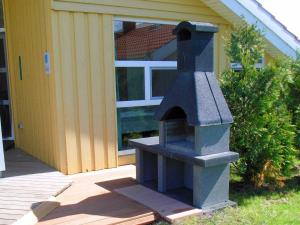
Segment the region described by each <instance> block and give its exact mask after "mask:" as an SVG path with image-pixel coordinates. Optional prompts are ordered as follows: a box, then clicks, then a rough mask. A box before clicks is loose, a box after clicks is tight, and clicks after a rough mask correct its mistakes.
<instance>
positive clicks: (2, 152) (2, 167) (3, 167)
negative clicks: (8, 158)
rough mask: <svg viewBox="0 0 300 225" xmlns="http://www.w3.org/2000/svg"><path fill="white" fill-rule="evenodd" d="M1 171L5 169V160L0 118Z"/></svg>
mask: <svg viewBox="0 0 300 225" xmlns="http://www.w3.org/2000/svg"><path fill="white" fill-rule="evenodd" d="M3 171H5V161H4V149H3V141H2V130H1V120H0V173H1V172H3ZM0 177H1V174H0Z"/></svg>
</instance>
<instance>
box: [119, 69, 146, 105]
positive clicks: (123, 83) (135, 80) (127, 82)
mask: <svg viewBox="0 0 300 225" xmlns="http://www.w3.org/2000/svg"><path fill="white" fill-rule="evenodd" d="M116 82H117V84H116V85H117V87H116V90H117V101H130V100H143V99H145V82H144V68H143V67H117V68H116Z"/></svg>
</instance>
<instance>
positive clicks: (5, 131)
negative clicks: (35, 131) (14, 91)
mask: <svg viewBox="0 0 300 225" xmlns="http://www.w3.org/2000/svg"><path fill="white" fill-rule="evenodd" d="M0 117H1V125H2V137H3V138H6V137H10V136H11V126H10V113H9V106H8V105H0Z"/></svg>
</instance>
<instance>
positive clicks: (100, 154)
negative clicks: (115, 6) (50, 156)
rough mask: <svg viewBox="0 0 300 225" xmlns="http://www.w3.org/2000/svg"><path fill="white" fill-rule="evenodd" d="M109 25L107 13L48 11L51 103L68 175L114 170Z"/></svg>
mask: <svg viewBox="0 0 300 225" xmlns="http://www.w3.org/2000/svg"><path fill="white" fill-rule="evenodd" d="M112 25H113V24H112V17H111V16H109V15H100V14H86V13H80V12H76V13H72V12H65V11H61V12H53V13H52V35H53V46H54V47H53V49H54V61H55V67H56V69H55V77H56V81H57V85H56V91H57V96H58V97H57V101H58V103H59V105H60V107H59V109H60V112H61V115H62V119H61V121H63V125H61V131H62V133H64V135H63V136H64V137H65V140H62V142H63V144H62V147H64V148H65V150H66V163H67V172H68V173H69V174H73V173H77V172H86V171H91V170H98V169H103V168H111V167H116V166H117V155H116V154H117V144H116V140H117V137H116V116H115V115H116V112H115V111H116V109H115V101H116V99H115V79H114V66H113V64H114V58H113V57H114V56H113V54H114V46H113V30H112V29H113V28H112V27H113V26H112ZM104 30H105V32H103V31H104ZM64 144H65V146H63V145H64Z"/></svg>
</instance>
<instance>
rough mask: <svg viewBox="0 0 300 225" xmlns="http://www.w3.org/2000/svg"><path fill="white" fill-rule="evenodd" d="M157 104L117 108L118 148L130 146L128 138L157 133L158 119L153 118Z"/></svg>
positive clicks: (155, 134)
mask: <svg viewBox="0 0 300 225" xmlns="http://www.w3.org/2000/svg"><path fill="white" fill-rule="evenodd" d="M156 107H157V106H147V107H131V108H119V109H117V114H118V145H119V150H126V149H128V148H130V146H129V145H128V140H129V139H134V138H143V137H151V136H157V135H158V121H157V120H155V119H154V112H155V109H156Z"/></svg>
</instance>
